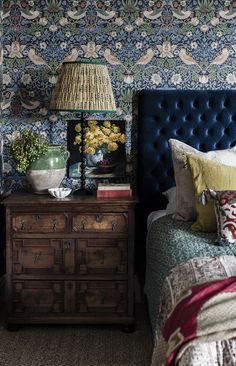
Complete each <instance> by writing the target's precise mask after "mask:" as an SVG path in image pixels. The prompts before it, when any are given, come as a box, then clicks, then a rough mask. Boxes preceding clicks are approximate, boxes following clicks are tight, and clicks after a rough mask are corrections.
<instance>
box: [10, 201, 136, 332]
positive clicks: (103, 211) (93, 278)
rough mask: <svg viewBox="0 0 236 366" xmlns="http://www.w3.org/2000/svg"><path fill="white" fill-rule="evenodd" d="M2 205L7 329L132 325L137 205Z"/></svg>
mask: <svg viewBox="0 0 236 366" xmlns="http://www.w3.org/2000/svg"><path fill="white" fill-rule="evenodd" d="M3 203H4V206H5V209H6V257H7V261H6V262H7V263H6V264H7V286H6V288H7V309H8V311H7V323H8V324H23V323H117V324H123V325H129V324H133V322H134V309H133V308H134V304H133V297H134V273H133V267H134V266H133V262H134V207H135V203H136V201H135V200H132V199H124V198H119V199H97V198H95V197H89V196H87V197H80V196H72V197H69V198H65V199H62V200H57V199H54V198H51V197H48V196H37V195H30V194H26V195H22V194H15V195H12V196H10V197H8V198H7V199H6V200H4V202H3Z"/></svg>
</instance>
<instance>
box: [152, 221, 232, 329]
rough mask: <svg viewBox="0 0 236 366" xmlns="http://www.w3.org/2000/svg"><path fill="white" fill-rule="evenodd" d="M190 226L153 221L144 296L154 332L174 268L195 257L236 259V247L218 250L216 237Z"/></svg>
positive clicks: (189, 224)
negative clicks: (167, 281) (168, 279)
mask: <svg viewBox="0 0 236 366" xmlns="http://www.w3.org/2000/svg"><path fill="white" fill-rule="evenodd" d="M191 224H192V223H191V222H185V221H177V220H174V219H172V217H171V216H170V215H169V216H164V217H161V218H159V219H158V220H156V221H154V222H153V224H152V225H151V228H150V230H149V234H148V237H147V264H146V284H145V293H146V295H147V299H148V308H149V316H150V320H151V325H152V329H153V331H155V323H156V318H157V311H158V309H159V301H160V294H161V290H162V286H163V282H164V279H165V277H166V276H167V275H168V273H169V272H170V270H171V269H172V268H174V267H175V266H177V265H178V264H180V263H184V262H186V261H188V260H189V259H192V258H195V257H206V256H209V257H219V256H222V255H236V245H229V246H226V247H221V246H217V245H216V244H214V243H215V242H216V240H217V236H216V233H199V232H194V231H192V230H191Z"/></svg>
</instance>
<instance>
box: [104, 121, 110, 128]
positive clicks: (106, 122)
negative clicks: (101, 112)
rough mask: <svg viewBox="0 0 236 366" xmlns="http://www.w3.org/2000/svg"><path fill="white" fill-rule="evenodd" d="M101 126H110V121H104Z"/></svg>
mask: <svg viewBox="0 0 236 366" xmlns="http://www.w3.org/2000/svg"><path fill="white" fill-rule="evenodd" d="M103 126H104V127H107V128H110V127H111V122H110V121H104V122H103Z"/></svg>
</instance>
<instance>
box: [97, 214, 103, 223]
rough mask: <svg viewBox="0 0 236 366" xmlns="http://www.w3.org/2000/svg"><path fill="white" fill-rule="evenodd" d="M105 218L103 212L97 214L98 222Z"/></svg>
mask: <svg viewBox="0 0 236 366" xmlns="http://www.w3.org/2000/svg"><path fill="white" fill-rule="evenodd" d="M102 219H103V215H102V214H96V222H101V221H102Z"/></svg>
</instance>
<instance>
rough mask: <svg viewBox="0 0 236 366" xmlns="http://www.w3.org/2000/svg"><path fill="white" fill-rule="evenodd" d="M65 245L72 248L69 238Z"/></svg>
mask: <svg viewBox="0 0 236 366" xmlns="http://www.w3.org/2000/svg"><path fill="white" fill-rule="evenodd" d="M64 247H65V249H70V247H71V242H70V241H69V240H68V241H65V243H64Z"/></svg>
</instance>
